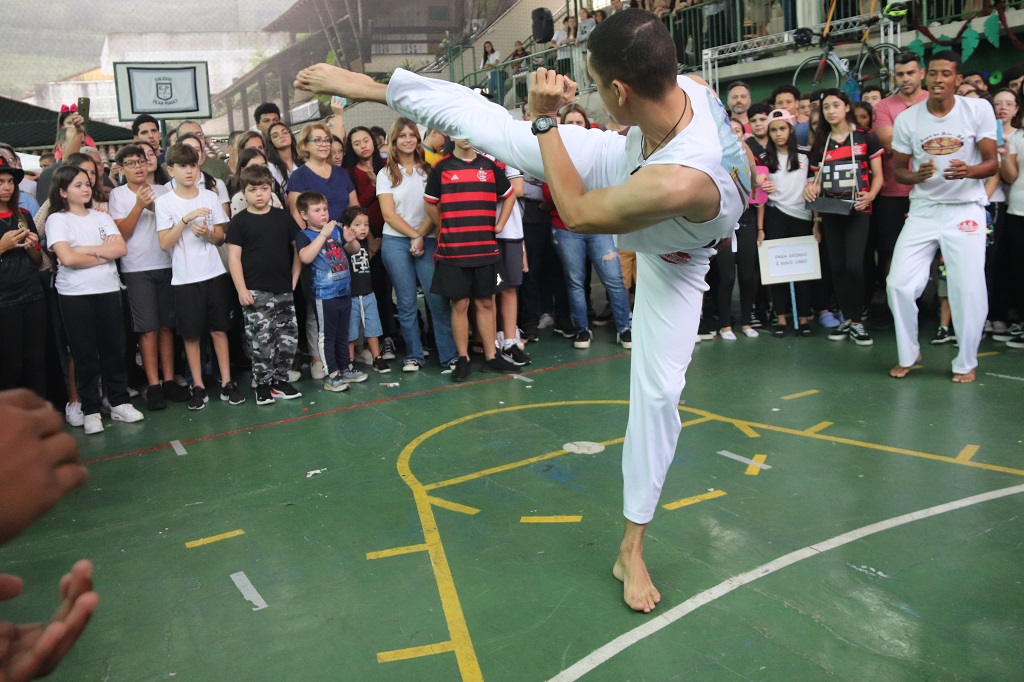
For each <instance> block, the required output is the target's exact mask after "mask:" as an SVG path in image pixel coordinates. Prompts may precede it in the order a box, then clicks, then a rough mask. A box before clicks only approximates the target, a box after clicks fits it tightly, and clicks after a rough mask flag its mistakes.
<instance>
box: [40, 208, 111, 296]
mask: <svg viewBox="0 0 1024 682" xmlns="http://www.w3.org/2000/svg"><path fill="white" fill-rule="evenodd" d="M112 234H116V235H120V234H121V233H120V232H118V231H117V225H115V224H114V220H113V218H111V217H110V216H109V215H107V214H106V213H100V212H99V211H94V210H91V209H90V210H89V215H85V216H77V215H74V214H71V213H51V214H50V215H49V216H48V217H47V218H46V244H47V246H49V248H50V249H53V245H54V244H57V243H59V242H67V244H68V246H70V247H72V248H74V247H76V246H102V245H103V240H104V239H106V238H107V237H109V236H110V235H112ZM54 282H55V284H56V285H57V293H58V294H60V295H61V296H87V295H89V294H109V293H111V292H114V291H118V290H119V289H120V288H121V280H120V279H119V278H118V276H117V265H115V264H114V261H107V262H106V263H103V264H102V265H94V266H93V267H91V268H69V267H68V266H66V265H64V264H63V263H61V262H60V259H58V260H57V278H56V279H55V280H54Z"/></svg>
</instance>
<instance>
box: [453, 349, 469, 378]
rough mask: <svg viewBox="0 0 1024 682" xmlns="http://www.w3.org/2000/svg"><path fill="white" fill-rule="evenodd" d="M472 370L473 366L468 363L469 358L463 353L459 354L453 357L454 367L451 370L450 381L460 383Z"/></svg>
mask: <svg viewBox="0 0 1024 682" xmlns="http://www.w3.org/2000/svg"><path fill="white" fill-rule="evenodd" d="M472 371H473V367H472V365H470V364H469V358H467V357H466V356H464V355H463V356H459V357H458V358H456V359H455V368H454V369H453V370H452V381H454V382H455V383H462V382H463V381H465V380H466V379H468V378H469V374H470V372H472Z"/></svg>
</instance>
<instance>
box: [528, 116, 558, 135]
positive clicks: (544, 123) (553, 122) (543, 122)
mask: <svg viewBox="0 0 1024 682" xmlns="http://www.w3.org/2000/svg"><path fill="white" fill-rule="evenodd" d="M557 127H558V119H557V118H555V117H554V116H538V117H537V118H535V119H533V126H531V130H533V134H534V135H540V134H542V133H546V132H547V131H549V130H551V129H552V128H557Z"/></svg>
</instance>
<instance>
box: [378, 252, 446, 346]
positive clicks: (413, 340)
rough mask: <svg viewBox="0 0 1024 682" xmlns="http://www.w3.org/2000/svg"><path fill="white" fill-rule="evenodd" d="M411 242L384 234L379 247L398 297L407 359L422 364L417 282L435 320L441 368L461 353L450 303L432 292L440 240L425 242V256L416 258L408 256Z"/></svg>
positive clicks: (399, 317)
mask: <svg viewBox="0 0 1024 682" xmlns="http://www.w3.org/2000/svg"><path fill="white" fill-rule="evenodd" d="M411 241H412V240H411V239H409V238H408V237H395V236H394V235H390V234H385V235H384V237H383V239H382V241H381V247H380V255H381V258H382V259H383V260H384V267H385V268H387V271H388V275H390V276H391V283H392V284H393V285H394V287H395V298H396V299H397V301H398V322H399V324H401V326H402V338H403V339H405V358H404V360H405V362H408V361H410V360H412V361H413V362H415V363H417V364H419V365H423V343H422V341H420V328H419V310H418V308H417V303H416V282H417V281H418V282H419V284H420V288H422V289H423V293H424V298H425V299H426V302H427V306H428V307H429V308H430V315H431V317H432V318H433V321H434V341H435V343H437V355H438V359H439V360H440V361H441V364H442V365H446V364H448V363H449V362H451V361H452V360H454V359H455V357H456V356H458V354H459V353H458V351H457V350H455V341H454V340H453V339H452V318H451V311H450V310H449V308H448V301H447V299H445V298H444V297H443V296H439V295H438V294H432V293H430V282H431V281H432V280H433V279H434V252H435V251H437V240H436V239H424V240H423V255H422V256H413V255H412V254H411V253H409V244H410V242H411Z"/></svg>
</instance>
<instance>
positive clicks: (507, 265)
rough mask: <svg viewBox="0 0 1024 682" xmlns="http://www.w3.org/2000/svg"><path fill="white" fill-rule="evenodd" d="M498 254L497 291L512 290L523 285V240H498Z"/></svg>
mask: <svg viewBox="0 0 1024 682" xmlns="http://www.w3.org/2000/svg"><path fill="white" fill-rule="evenodd" d="M498 252H499V253H500V254H501V261H500V262H499V263H498V274H500V275H501V284H499V285H498V290H499V291H504V290H505V289H514V288H516V287H518V286H521V285H522V283H523V240H522V239H499V240H498Z"/></svg>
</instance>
